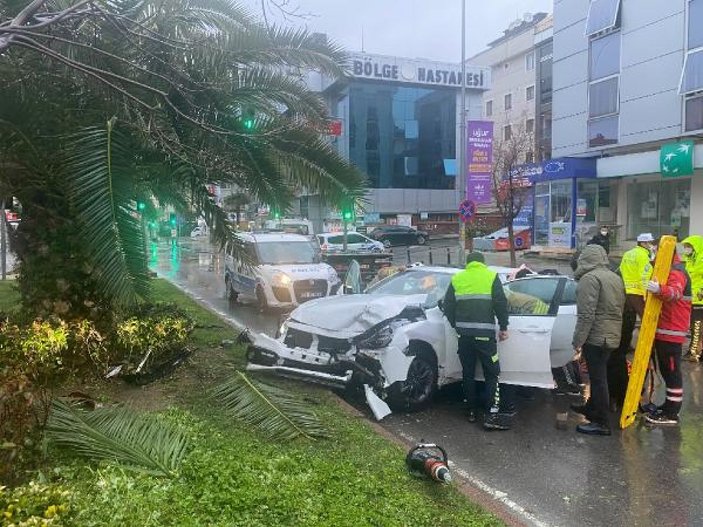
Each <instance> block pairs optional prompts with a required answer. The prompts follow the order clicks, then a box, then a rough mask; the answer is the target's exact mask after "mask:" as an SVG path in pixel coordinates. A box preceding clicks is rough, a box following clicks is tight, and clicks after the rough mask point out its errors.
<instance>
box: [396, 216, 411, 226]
mask: <svg viewBox="0 0 703 527" xmlns="http://www.w3.org/2000/svg"><path fill="white" fill-rule="evenodd" d="M396 220H397V221H396V225H402V226H403V227H412V226H413V216H412V214H398V215H397V216H396Z"/></svg>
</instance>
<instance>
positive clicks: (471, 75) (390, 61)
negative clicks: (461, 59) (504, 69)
mask: <svg viewBox="0 0 703 527" xmlns="http://www.w3.org/2000/svg"><path fill="white" fill-rule="evenodd" d="M351 74H352V76H353V77H356V78H359V79H376V80H383V81H388V82H404V83H411V84H425V85H432V86H449V87H454V88H459V87H461V84H462V71H461V66H459V65H456V64H447V63H443V62H433V61H427V60H412V59H404V58H400V57H389V56H385V55H369V54H362V55H355V56H353V57H352V61H351ZM464 84H465V86H466V87H467V88H479V89H488V88H490V86H489V84H490V70H489V69H487V68H481V67H475V66H468V67H467V68H466V77H465V80H464Z"/></svg>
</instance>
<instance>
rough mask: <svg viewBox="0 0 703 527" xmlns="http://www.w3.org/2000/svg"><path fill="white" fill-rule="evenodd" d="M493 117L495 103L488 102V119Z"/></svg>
mask: <svg viewBox="0 0 703 527" xmlns="http://www.w3.org/2000/svg"><path fill="white" fill-rule="evenodd" d="M492 115H493V101H487V102H486V117H491V116H492Z"/></svg>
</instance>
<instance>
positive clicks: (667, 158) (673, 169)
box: [659, 141, 695, 177]
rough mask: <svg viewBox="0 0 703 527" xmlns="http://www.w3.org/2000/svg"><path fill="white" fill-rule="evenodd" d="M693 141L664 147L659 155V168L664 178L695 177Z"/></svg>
mask: <svg viewBox="0 0 703 527" xmlns="http://www.w3.org/2000/svg"><path fill="white" fill-rule="evenodd" d="M694 150H695V145H694V143H693V141H681V142H679V143H669V144H666V145H663V146H662V148H661V152H660V153H659V167H660V170H661V173H662V176H663V177H681V176H691V175H693V152H694Z"/></svg>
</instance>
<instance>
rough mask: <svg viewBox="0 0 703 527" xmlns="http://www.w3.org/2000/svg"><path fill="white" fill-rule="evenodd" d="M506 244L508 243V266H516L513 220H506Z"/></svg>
mask: <svg viewBox="0 0 703 527" xmlns="http://www.w3.org/2000/svg"><path fill="white" fill-rule="evenodd" d="M508 244H509V245H510V267H513V268H515V267H517V256H516V255H515V229H514V228H513V221H512V220H510V221H509V222H508Z"/></svg>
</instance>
